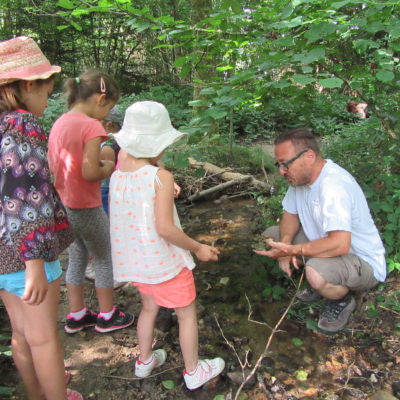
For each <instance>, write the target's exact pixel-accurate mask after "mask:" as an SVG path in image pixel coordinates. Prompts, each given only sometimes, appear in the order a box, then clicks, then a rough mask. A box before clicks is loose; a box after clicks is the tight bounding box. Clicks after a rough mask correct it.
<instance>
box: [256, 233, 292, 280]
mask: <svg viewBox="0 0 400 400" xmlns="http://www.w3.org/2000/svg"><path fill="white" fill-rule="evenodd" d="M266 243H267V245H268V246H270V249H269V250H266V251H260V250H253V251H254V253H256V254H258V255H260V256H266V257H270V258H274V259H278V262H279V267H280V269H281V270H282V271H283V272H285V273H286V274H287V275H288V276H291V275H292V272H293V269H292V267H291V265H293V267H294V268H295V269H299V262H298V259H297V257H296V256H295V254H296V248H295V246H294V245H292V244H286V243H283V242H275V241H274V240H272V239H267V240H266Z"/></svg>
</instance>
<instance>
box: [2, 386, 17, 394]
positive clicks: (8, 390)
mask: <svg viewBox="0 0 400 400" xmlns="http://www.w3.org/2000/svg"><path fill="white" fill-rule="evenodd" d="M13 392H14V388H12V387H9V386H0V395H2V396H11V395H12V394H13Z"/></svg>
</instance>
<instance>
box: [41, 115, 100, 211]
mask: <svg viewBox="0 0 400 400" xmlns="http://www.w3.org/2000/svg"><path fill="white" fill-rule="evenodd" d="M98 136H101V137H104V140H106V139H107V133H106V131H105V130H104V128H103V125H102V124H101V123H100V121H98V120H97V119H94V118H91V117H89V116H87V115H86V114H83V113H66V114H63V115H62V116H61V117H60V118H59V119H58V120H57V121H56V122H55V123H54V125H53V127H52V128H51V131H50V136H49V151H48V154H49V157H48V158H49V165H50V169H51V171H52V172H53V174H54V186H55V188H56V189H57V192H58V194H59V195H60V197H61V200H62V202H63V203H64V205H66V206H67V207H70V208H94V207H99V206H101V205H102V202H101V193H100V186H101V180H99V181H96V182H89V181H87V180H86V179H85V178H84V177H83V176H82V160H83V149H84V146H85V144H86V142H88V141H89V140H91V139H93V138H95V137H98Z"/></svg>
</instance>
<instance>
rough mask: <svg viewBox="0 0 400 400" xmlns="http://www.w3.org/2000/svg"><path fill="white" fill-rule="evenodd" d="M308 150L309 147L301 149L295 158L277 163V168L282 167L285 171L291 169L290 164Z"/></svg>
mask: <svg viewBox="0 0 400 400" xmlns="http://www.w3.org/2000/svg"><path fill="white" fill-rule="evenodd" d="M307 151H308V149H305V150H302V151H300V153H297V154H296V155H295V156H294V157H293V158H291V159H290V160H287V161H285V162H283V163H278V162H277V163H275V166H276V168H278V169H280V170H281V171H283V172H287V171H289V165H290V164H291V163H292V162H294V161H296V160H297V159H298V158H299V157H301V156H302V155H303V154H304V153H306V152H307Z"/></svg>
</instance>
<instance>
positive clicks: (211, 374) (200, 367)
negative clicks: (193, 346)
mask: <svg viewBox="0 0 400 400" xmlns="http://www.w3.org/2000/svg"><path fill="white" fill-rule="evenodd" d="M224 368H225V361H224V360H223V359H222V358H220V357H217V358H214V359H213V360H199V362H198V364H197V367H196V369H195V370H194V371H192V372H186V371H184V372H183V378H184V379H185V383H186V387H187V388H188V389H190V390H194V389H197V388H199V387H200V386H203V385H204V384H205V383H206V382H208V381H210V380H211V379H213V378H215V377H216V376H218V375H219V374H220V373H221V372H222V370H223V369H224Z"/></svg>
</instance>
